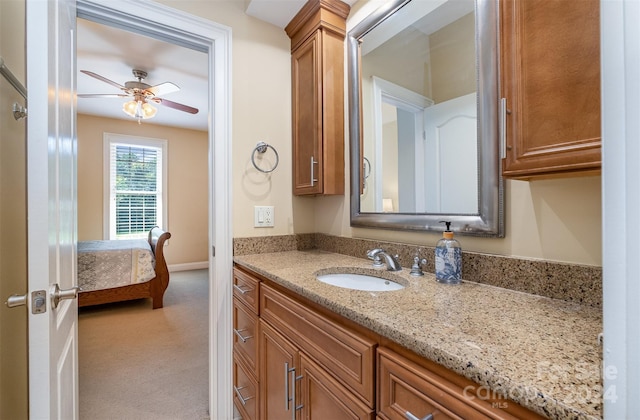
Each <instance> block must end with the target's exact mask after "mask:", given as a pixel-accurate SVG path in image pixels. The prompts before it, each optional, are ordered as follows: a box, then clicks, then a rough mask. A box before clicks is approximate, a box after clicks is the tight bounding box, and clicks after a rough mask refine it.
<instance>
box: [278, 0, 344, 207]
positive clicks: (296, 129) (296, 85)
mask: <svg viewBox="0 0 640 420" xmlns="http://www.w3.org/2000/svg"><path fill="white" fill-rule="evenodd" d="M348 14H349V6H348V5H347V4H345V3H342V2H340V1H337V0H309V1H308V2H307V3H306V4H305V5H304V6H303V8H302V9H301V10H300V12H298V14H297V15H296V16H295V17H294V18H293V20H292V21H291V22H290V23H289V24H288V25H287V27H286V28H285V31H286V32H287V35H289V37H290V38H291V79H292V125H293V127H292V129H293V194H294V195H318V194H325V195H335V194H344V182H345V181H344V175H345V173H344V38H345V34H346V18H347V15H348Z"/></svg>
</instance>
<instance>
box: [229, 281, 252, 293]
mask: <svg viewBox="0 0 640 420" xmlns="http://www.w3.org/2000/svg"><path fill="white" fill-rule="evenodd" d="M233 288H234V289H236V290H237V291H238V292H240V293H242V294H243V295H244V294H247V293H248V292H250V291H252V290H253V287H247V288H246V289H243V288H242V287H240V286H238V285H237V284H234V285H233Z"/></svg>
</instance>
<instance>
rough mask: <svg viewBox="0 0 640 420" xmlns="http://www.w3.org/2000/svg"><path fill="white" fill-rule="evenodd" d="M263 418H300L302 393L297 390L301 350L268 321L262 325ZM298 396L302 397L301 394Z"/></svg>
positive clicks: (261, 413)
mask: <svg viewBox="0 0 640 420" xmlns="http://www.w3.org/2000/svg"><path fill="white" fill-rule="evenodd" d="M259 336H260V350H259V352H260V356H259V358H260V418H261V419H262V420H273V419H278V420H280V419H282V420H286V419H292V420H295V418H296V408H295V407H296V405H298V401H299V397H298V395H299V392H298V391H297V390H296V388H297V382H296V377H297V376H298V372H299V370H298V371H296V370H292V369H296V367H298V369H299V361H300V359H299V355H298V349H297V348H296V347H295V346H294V345H293V344H291V343H290V342H289V341H288V340H287V339H286V338H284V337H283V336H282V335H280V334H279V333H278V332H277V331H275V330H274V329H273V328H271V327H270V326H269V325H268V324H267V323H266V322H264V321H262V320H261V321H260V322H259ZM297 394H298V395H297Z"/></svg>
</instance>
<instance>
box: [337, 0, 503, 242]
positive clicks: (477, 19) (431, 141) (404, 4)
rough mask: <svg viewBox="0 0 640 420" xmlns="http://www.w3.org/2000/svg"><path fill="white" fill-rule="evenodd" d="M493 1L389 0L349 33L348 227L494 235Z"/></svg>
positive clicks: (498, 205)
mask: <svg viewBox="0 0 640 420" xmlns="http://www.w3.org/2000/svg"><path fill="white" fill-rule="evenodd" d="M493 3H494V2H491V1H490V0H413V1H406V0H405V1H393V0H392V1H391V2H390V3H389V4H386V5H385V6H382V7H381V8H380V9H379V10H377V11H376V12H374V13H373V14H372V15H371V16H369V17H368V18H367V19H365V20H364V21H363V22H362V23H361V24H360V25H358V26H356V27H355V28H354V29H353V30H352V31H351V32H350V33H349V37H348V42H349V49H350V51H349V60H350V67H349V83H350V85H349V86H350V88H349V89H350V91H349V98H350V112H351V113H350V120H351V132H350V134H351V139H352V225H353V226H364V227H382V228H394V229H414V230H442V229H441V228H439V227H438V223H437V222H438V221H439V220H442V219H443V218H448V219H449V220H452V221H453V226H456V225H458V228H457V229H456V230H457V231H461V232H466V233H471V234H481V235H483V236H500V235H502V234H503V232H502V230H503V222H502V182H501V178H500V176H499V167H498V166H499V164H498V156H497V155H498V139H497V137H498V136H497V116H498V113H497V102H498V100H497V56H496V54H497V15H496V13H497V12H496V10H495V7H496V6H495V4H493ZM482 63H484V64H485V66H482V65H481V64H482ZM486 66H489V67H486ZM479 121H482V123H481V124H479ZM358 192H359V194H358ZM452 216H455V219H454V218H452ZM460 225H462V226H460Z"/></svg>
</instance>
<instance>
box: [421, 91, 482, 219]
mask: <svg viewBox="0 0 640 420" xmlns="http://www.w3.org/2000/svg"><path fill="white" fill-rule="evenodd" d="M476 101H477V99H476V94H475V93H471V94H468V95H465V96H460V97H458V98H455V99H451V100H448V101H445V102H441V103H439V104H436V105H433V106H430V107H429V108H426V109H425V110H424V127H425V140H426V142H425V150H424V153H425V155H424V162H425V165H424V166H425V167H426V168H430V169H429V171H428V172H427V174H426V176H425V177H424V179H425V180H426V182H425V191H426V197H427V200H426V206H427V208H426V211H427V213H454V214H456V213H457V214H477V213H478V124H477V119H476V113H477V110H476V108H477V103H476ZM452 191H455V194H452V193H451V192H452Z"/></svg>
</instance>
